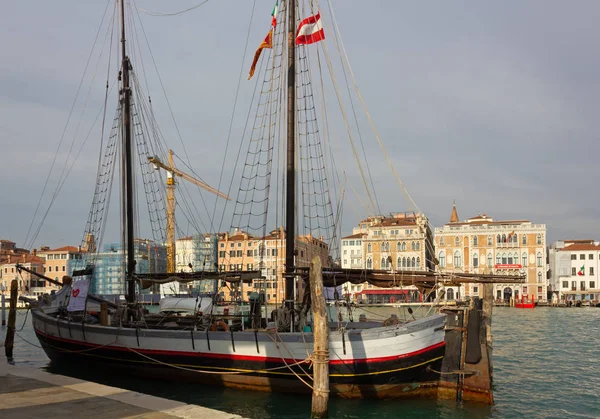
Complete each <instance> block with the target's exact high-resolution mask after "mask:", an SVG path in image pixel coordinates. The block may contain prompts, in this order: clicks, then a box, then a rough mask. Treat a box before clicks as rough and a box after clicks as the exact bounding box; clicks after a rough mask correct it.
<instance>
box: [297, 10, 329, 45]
mask: <svg viewBox="0 0 600 419" xmlns="http://www.w3.org/2000/svg"><path fill="white" fill-rule="evenodd" d="M323 39H325V32H323V25H321V13H320V12H319V13H317V15H316V16H310V17H307V18H306V19H304V20H303V21H302V22H300V25H299V26H298V32H297V33H296V45H300V44H313V43H315V42H319V41H322V40H323Z"/></svg>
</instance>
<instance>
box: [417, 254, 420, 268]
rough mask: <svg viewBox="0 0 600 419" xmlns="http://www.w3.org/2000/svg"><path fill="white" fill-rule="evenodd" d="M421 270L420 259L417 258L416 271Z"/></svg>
mask: <svg viewBox="0 0 600 419" xmlns="http://www.w3.org/2000/svg"><path fill="white" fill-rule="evenodd" d="M419 269H421V258H420V257H418V256H417V270H419Z"/></svg>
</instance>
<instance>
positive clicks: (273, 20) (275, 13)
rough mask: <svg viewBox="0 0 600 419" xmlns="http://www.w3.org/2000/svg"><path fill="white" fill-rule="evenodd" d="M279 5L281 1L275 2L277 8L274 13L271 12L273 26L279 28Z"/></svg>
mask: <svg viewBox="0 0 600 419" xmlns="http://www.w3.org/2000/svg"><path fill="white" fill-rule="evenodd" d="M278 5H279V0H277V1H276V2H275V6H274V7H273V11H272V12H271V18H272V20H271V25H273V27H276V26H277V6H278Z"/></svg>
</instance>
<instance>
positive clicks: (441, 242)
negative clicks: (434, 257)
mask: <svg viewBox="0 0 600 419" xmlns="http://www.w3.org/2000/svg"><path fill="white" fill-rule="evenodd" d="M443 245H444V237H443V236H442V237H440V246H443Z"/></svg>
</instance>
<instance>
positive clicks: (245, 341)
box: [33, 309, 445, 399]
mask: <svg viewBox="0 0 600 419" xmlns="http://www.w3.org/2000/svg"><path fill="white" fill-rule="evenodd" d="M33 322H34V329H35V332H36V334H37V337H38V339H39V340H40V343H41V345H42V347H43V348H44V351H45V352H46V354H47V355H48V357H49V358H50V359H51V360H52V362H53V363H56V365H58V366H60V365H74V364H79V365H85V366H87V367H89V366H97V367H102V368H105V367H108V366H109V365H111V366H118V367H119V368H118V369H116V368H113V369H112V370H113V371H114V370H121V371H127V373H133V374H136V375H140V376H145V377H152V378H164V379H168V380H174V381H180V380H185V381H193V382H200V383H206V384H211V385H220V386H226V387H233V388H239V389H246V390H258V391H278V392H294V393H309V392H310V391H311V390H310V388H309V386H308V385H307V384H310V381H311V378H310V375H311V373H312V371H311V370H310V359H309V356H308V354H310V353H311V352H312V342H313V341H312V334H311V333H289V334H288V333H286V334H278V333H277V332H275V331H256V332H254V331H245V332H222V331H215V332H212V331H209V332H204V331H203V332H196V331H194V332H192V331H189V330H188V331H164V330H148V329H137V330H136V329H126V328H116V327H107V326H98V325H88V324H82V323H73V322H71V323H68V322H67V321H65V320H58V319H56V318H53V317H52V316H48V315H46V314H44V313H42V312H41V311H39V310H37V309H34V310H33ZM444 323H445V316H444V315H436V316H432V318H431V319H424V320H418V321H416V322H412V323H409V324H408V325H403V326H388V327H378V328H375V329H377V330H375V329H364V330H350V331H343V332H338V331H332V333H331V335H330V364H329V374H330V376H329V380H330V391H331V393H332V394H334V395H336V396H339V397H345V398H381V399H389V398H407V397H428V396H430V397H435V396H436V394H437V383H438V379H439V375H437V373H436V372H435V371H439V370H440V366H441V361H442V358H443V356H444V350H445V343H444V331H443V326H444Z"/></svg>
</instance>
